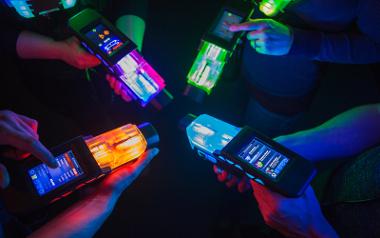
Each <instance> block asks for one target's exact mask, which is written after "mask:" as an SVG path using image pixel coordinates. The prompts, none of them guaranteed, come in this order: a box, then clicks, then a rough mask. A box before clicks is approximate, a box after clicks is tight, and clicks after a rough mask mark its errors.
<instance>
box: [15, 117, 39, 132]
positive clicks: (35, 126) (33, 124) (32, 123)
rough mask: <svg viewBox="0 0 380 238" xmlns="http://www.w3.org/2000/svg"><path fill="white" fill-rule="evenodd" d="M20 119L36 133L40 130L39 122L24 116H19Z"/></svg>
mask: <svg viewBox="0 0 380 238" xmlns="http://www.w3.org/2000/svg"><path fill="white" fill-rule="evenodd" d="M17 115H18V116H19V118H20V119H21V120H22V121H23V122H25V123H26V124H27V125H28V126H30V127H31V128H32V129H33V130H34V131H35V132H37V130H38V121H37V120H35V119H32V118H29V117H26V116H24V115H20V114H17Z"/></svg>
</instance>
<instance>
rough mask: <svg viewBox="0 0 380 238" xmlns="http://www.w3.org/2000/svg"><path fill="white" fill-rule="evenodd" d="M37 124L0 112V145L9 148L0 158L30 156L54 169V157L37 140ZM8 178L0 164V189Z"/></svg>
mask: <svg viewBox="0 0 380 238" xmlns="http://www.w3.org/2000/svg"><path fill="white" fill-rule="evenodd" d="M37 128H38V123H37V121H36V120H33V119H31V118H28V117H26V116H22V115H18V114H16V113H14V112H11V111H0V145H3V146H10V147H11V148H7V150H5V151H2V153H1V156H4V157H7V158H12V159H25V158H26V157H28V156H29V155H30V154H33V155H34V156H35V157H36V158H38V159H40V160H41V161H42V162H44V163H46V164H47V165H48V166H50V167H52V168H55V167H57V162H56V161H55V159H54V156H53V155H52V154H51V153H50V152H49V150H48V149H46V148H45V146H44V145H43V144H41V142H40V141H39V140H38V134H37ZM9 181H10V178H9V174H8V171H7V169H6V167H5V166H4V165H2V164H0V187H1V188H6V187H7V186H8V184H9Z"/></svg>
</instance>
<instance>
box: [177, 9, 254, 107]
mask: <svg viewBox="0 0 380 238" xmlns="http://www.w3.org/2000/svg"><path fill="white" fill-rule="evenodd" d="M244 9H245V10H237V9H236V8H230V7H224V8H223V9H222V10H221V11H220V13H219V15H218V18H217V19H216V21H215V22H214V24H213V26H212V27H211V29H210V30H209V31H208V32H207V33H206V34H205V36H204V37H203V38H202V41H201V45H200V48H199V52H198V55H197V57H196V58H195V61H194V63H193V65H192V67H191V69H190V71H189V73H188V75H187V87H186V89H185V92H184V94H185V95H186V96H189V97H191V98H192V99H194V100H195V101H198V102H201V101H202V100H203V97H204V96H205V95H206V94H208V95H210V94H211V92H212V89H213V88H214V87H215V85H216V83H217V82H218V80H219V79H220V77H221V75H222V73H223V69H224V67H225V65H226V64H227V62H228V60H229V58H231V56H232V54H233V52H234V50H235V49H236V47H237V45H238V42H239V39H240V37H241V35H242V34H241V33H233V32H231V31H229V30H228V26H229V25H231V24H239V23H241V22H243V21H245V20H246V19H248V18H249V17H250V16H251V15H252V12H253V10H252V9H253V8H247V7H245V8H244ZM247 9H249V11H247Z"/></svg>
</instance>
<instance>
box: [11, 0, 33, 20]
mask: <svg viewBox="0 0 380 238" xmlns="http://www.w3.org/2000/svg"><path fill="white" fill-rule="evenodd" d="M6 2H7V4H8V6H10V7H14V8H15V10H16V12H17V13H18V14H19V15H20V16H22V17H25V18H32V17H34V14H33V10H32V9H31V8H30V4H28V3H27V1H26V0H23V1H22V0H18V1H16V0H6Z"/></svg>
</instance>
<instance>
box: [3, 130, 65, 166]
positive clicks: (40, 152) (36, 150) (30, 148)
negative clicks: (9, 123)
mask: <svg viewBox="0 0 380 238" xmlns="http://www.w3.org/2000/svg"><path fill="white" fill-rule="evenodd" d="M9 141H10V145H12V146H13V147H15V148H16V149H19V150H22V151H27V152H30V153H31V154H33V155H34V156H35V157H36V158H38V159H40V160H41V161H42V162H44V163H46V164H47V165H48V166H49V167H52V168H56V167H58V164H57V161H56V160H55V158H54V156H53V155H52V154H51V153H50V151H49V150H48V149H46V147H45V146H44V145H42V144H41V142H40V141H39V140H37V139H35V138H33V137H31V136H28V135H25V134H22V133H20V132H18V131H16V130H11V131H10V134H9Z"/></svg>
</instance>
